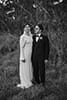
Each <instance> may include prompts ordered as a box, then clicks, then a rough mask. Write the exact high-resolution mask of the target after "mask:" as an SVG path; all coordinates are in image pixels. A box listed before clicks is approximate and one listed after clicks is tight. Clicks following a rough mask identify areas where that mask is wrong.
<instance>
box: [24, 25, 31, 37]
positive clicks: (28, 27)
mask: <svg viewBox="0 0 67 100" xmlns="http://www.w3.org/2000/svg"><path fill="white" fill-rule="evenodd" d="M24 31H25V32H26V34H27V35H29V32H30V26H29V25H26V26H25V28H24Z"/></svg>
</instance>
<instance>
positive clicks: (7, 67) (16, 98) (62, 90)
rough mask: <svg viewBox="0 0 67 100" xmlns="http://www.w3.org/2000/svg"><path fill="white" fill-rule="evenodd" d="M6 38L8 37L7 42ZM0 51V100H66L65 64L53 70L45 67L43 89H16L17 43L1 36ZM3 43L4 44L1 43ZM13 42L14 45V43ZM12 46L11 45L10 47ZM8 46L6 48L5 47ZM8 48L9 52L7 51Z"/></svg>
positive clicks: (17, 69) (40, 87) (37, 87)
mask: <svg viewBox="0 0 67 100" xmlns="http://www.w3.org/2000/svg"><path fill="white" fill-rule="evenodd" d="M7 37H10V38H9V39H8V42H7ZM0 38H1V40H2V38H4V39H3V41H1V45H0V51H1V50H3V49H4V48H3V47H4V46H5V47H7V52H6V51H5V49H4V51H5V53H1V55H0V100H67V96H66V95H67V64H63V65H62V66H61V67H59V68H55V66H52V64H50V63H49V65H48V66H46V83H45V87H43V86H42V85H41V84H40V85H35V86H33V87H30V88H29V89H25V90H23V89H21V88H17V86H16V85H17V84H18V83H19V43H18V39H15V40H14V38H13V37H11V36H6V35H5V36H4V37H3V36H1V37H0ZM3 42H5V43H3ZM14 42H15V43H14ZM10 44H13V45H10ZM7 45H8V46H7ZM16 45H17V46H16ZM9 48H10V50H9Z"/></svg>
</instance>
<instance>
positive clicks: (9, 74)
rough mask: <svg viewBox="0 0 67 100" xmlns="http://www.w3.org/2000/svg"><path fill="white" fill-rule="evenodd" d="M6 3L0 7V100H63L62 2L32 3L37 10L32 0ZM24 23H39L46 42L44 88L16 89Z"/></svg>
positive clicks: (66, 79) (66, 81)
mask: <svg viewBox="0 0 67 100" xmlns="http://www.w3.org/2000/svg"><path fill="white" fill-rule="evenodd" d="M7 1H8V2H6V3H7V6H4V5H3V4H0V100H22V99H23V100H67V96H66V94H67V92H66V91H67V59H66V58H67V20H66V19H67V15H66V8H65V9H63V6H64V7H66V6H65V5H66V4H65V3H64V2H65V0H64V2H63V4H59V5H57V6H54V5H53V4H52V0H50V1H49V0H44V1H43V0H36V1H37V2H35V1H34V3H36V4H37V5H38V9H37V8H36V9H34V8H33V7H32V4H33V0H28V1H27V0H7ZM10 1H12V2H13V3H11V4H10V3H9V2H10ZM28 2H30V3H29V5H28ZM13 10H15V12H12V11H13ZM10 11H11V13H10ZM7 13H8V14H7ZM27 23H30V25H31V26H32V27H33V28H34V25H35V24H37V23H42V24H43V27H44V33H45V34H46V35H47V36H48V38H49V42H50V55H49V63H48V65H46V66H45V68H46V83H45V84H46V86H45V87H42V85H41V84H40V85H36V86H33V87H31V88H29V89H27V90H22V89H20V88H17V87H16V85H17V84H18V83H19V36H20V34H21V32H22V31H23V27H24V25H25V24H27ZM45 89H46V90H45Z"/></svg>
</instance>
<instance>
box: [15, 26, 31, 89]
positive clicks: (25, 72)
mask: <svg viewBox="0 0 67 100" xmlns="http://www.w3.org/2000/svg"><path fill="white" fill-rule="evenodd" d="M32 42H33V39H32V34H31V31H30V27H29V25H26V26H25V27H24V32H23V35H21V36H20V66H19V71H20V72H19V76H20V84H18V85H17V87H21V88H29V87H31V86H32V85H33V84H32V82H31V81H32V78H33V70H32V63H31V55H32Z"/></svg>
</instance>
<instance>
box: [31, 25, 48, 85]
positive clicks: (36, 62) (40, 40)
mask: <svg viewBox="0 0 67 100" xmlns="http://www.w3.org/2000/svg"><path fill="white" fill-rule="evenodd" d="M42 32H43V26H42V25H41V24H39V25H36V26H35V35H34V36H33V54H32V63H33V74H34V79H35V82H36V83H38V84H40V83H42V85H45V64H46V63H48V57H49V40H48V38H47V36H44V35H43V34H42Z"/></svg>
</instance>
